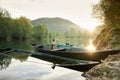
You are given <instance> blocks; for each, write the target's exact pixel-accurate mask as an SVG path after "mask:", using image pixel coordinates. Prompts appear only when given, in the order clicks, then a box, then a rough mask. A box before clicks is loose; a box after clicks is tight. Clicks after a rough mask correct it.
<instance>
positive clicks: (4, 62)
mask: <svg viewBox="0 0 120 80" xmlns="http://www.w3.org/2000/svg"><path fill="white" fill-rule="evenodd" d="M11 60H12V58H11V57H8V56H5V55H2V54H0V70H1V69H6V68H7V67H9V65H10V64H11Z"/></svg>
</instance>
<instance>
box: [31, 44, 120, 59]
mask: <svg viewBox="0 0 120 80" xmlns="http://www.w3.org/2000/svg"><path fill="white" fill-rule="evenodd" d="M49 46H50V45H49ZM33 47H34V48H35V49H36V51H39V52H43V53H46V54H50V55H56V56H62V57H66V58H73V59H79V60H88V61H101V60H103V59H105V58H106V57H107V56H108V55H113V54H117V53H119V52H120V50H119V49H117V50H112V49H108V50H92V51H90V50H87V49H85V48H78V47H73V46H72V47H70V46H69V47H68V46H66V45H64V47H59V46H58V48H57V49H55V50H51V49H50V48H47V45H33Z"/></svg>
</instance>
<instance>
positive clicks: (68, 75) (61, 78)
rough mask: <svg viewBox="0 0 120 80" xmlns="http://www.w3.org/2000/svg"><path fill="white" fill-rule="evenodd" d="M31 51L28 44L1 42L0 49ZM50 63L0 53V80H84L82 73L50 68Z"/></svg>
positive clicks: (20, 55) (16, 54) (27, 56)
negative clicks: (11, 48) (9, 48)
mask: <svg viewBox="0 0 120 80" xmlns="http://www.w3.org/2000/svg"><path fill="white" fill-rule="evenodd" d="M7 47H13V48H20V49H27V50H32V47H31V46H30V44H29V43H22V42H17V43H16V42H14V43H4V42H2V43H1V45H0V48H7ZM51 66H52V63H49V62H46V61H43V60H41V59H37V58H34V57H31V56H29V55H27V54H23V53H21V54H20V53H19V54H18V53H9V54H7V55H4V54H1V53H0V80H85V78H83V77H82V76H81V74H82V72H79V71H74V70H71V69H66V68H62V67H56V68H55V69H52V68H51Z"/></svg>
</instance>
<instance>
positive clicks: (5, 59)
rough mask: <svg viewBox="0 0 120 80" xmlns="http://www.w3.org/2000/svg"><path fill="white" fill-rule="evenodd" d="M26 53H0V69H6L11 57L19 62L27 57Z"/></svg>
mask: <svg viewBox="0 0 120 80" xmlns="http://www.w3.org/2000/svg"><path fill="white" fill-rule="evenodd" d="M28 56H29V55H28V54H24V53H16V52H14V53H9V54H0V70H2V69H6V68H7V67H9V65H10V64H11V63H12V59H16V60H19V61H21V62H23V61H26V60H27V59H28Z"/></svg>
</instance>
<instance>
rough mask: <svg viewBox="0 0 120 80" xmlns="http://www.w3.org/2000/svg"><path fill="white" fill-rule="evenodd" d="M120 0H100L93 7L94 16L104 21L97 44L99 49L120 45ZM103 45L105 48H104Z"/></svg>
mask: <svg viewBox="0 0 120 80" xmlns="http://www.w3.org/2000/svg"><path fill="white" fill-rule="evenodd" d="M119 8H120V0H100V2H99V3H98V4H96V5H94V7H93V13H94V14H93V15H94V17H97V18H99V19H100V20H102V21H103V22H104V27H103V30H102V31H101V33H100V34H99V35H98V36H97V38H96V40H95V44H96V45H97V48H98V49H103V48H113V47H114V48H115V47H116V46H117V47H118V46H119V47H120V45H119V44H118V43H120V39H119V38H118V37H120V36H119V35H120V9H119ZM102 47H103V48H102Z"/></svg>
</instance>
